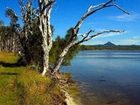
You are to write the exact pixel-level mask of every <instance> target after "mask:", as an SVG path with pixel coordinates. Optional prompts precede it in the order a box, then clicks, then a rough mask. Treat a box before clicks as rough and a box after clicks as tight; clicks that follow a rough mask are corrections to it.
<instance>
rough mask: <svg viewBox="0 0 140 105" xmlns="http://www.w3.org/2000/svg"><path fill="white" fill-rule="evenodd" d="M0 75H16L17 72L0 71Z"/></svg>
mask: <svg viewBox="0 0 140 105" xmlns="http://www.w3.org/2000/svg"><path fill="white" fill-rule="evenodd" d="M0 75H18V73H10V72H0Z"/></svg>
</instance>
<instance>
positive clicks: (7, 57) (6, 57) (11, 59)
mask: <svg viewBox="0 0 140 105" xmlns="http://www.w3.org/2000/svg"><path fill="white" fill-rule="evenodd" d="M19 58H20V57H19V56H18V54H16V53H10V52H0V62H5V63H16V62H17V60H18V59H19Z"/></svg>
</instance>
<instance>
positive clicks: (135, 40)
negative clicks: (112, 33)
mask: <svg viewBox="0 0 140 105" xmlns="http://www.w3.org/2000/svg"><path fill="white" fill-rule="evenodd" d="M115 42H116V44H117V45H137V44H140V37H138V36H134V37H132V38H127V39H120V40H117V41H115Z"/></svg>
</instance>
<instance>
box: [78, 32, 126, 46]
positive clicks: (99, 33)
mask: <svg viewBox="0 0 140 105" xmlns="http://www.w3.org/2000/svg"><path fill="white" fill-rule="evenodd" d="M122 32H124V30H105V31H101V32H98V33H96V34H93V35H91V36H89V35H88V36H89V37H86V38H85V37H84V38H83V39H82V40H80V41H78V42H77V43H76V44H80V43H83V42H85V41H88V40H91V39H93V38H94V37H97V36H99V35H103V34H107V33H122Z"/></svg>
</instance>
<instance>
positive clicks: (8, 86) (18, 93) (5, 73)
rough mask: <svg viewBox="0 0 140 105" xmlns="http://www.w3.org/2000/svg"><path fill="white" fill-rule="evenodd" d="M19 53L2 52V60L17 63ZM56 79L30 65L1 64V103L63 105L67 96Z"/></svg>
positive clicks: (13, 104)
mask: <svg viewBox="0 0 140 105" xmlns="http://www.w3.org/2000/svg"><path fill="white" fill-rule="evenodd" d="M18 59H19V56H18V55H17V54H13V53H6V52H1V53H0V62H2V63H10V64H12V63H16V61H17V60H18ZM55 82H56V81H55V80H53V79H50V78H47V77H42V76H41V75H40V74H38V72H36V71H33V70H31V69H30V67H8V66H7V67H6V66H5V67H3V66H0V105H58V104H61V105H63V103H64V100H65V96H64V93H63V92H62V91H60V88H59V86H58V84H57V82H56V83H55Z"/></svg>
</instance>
